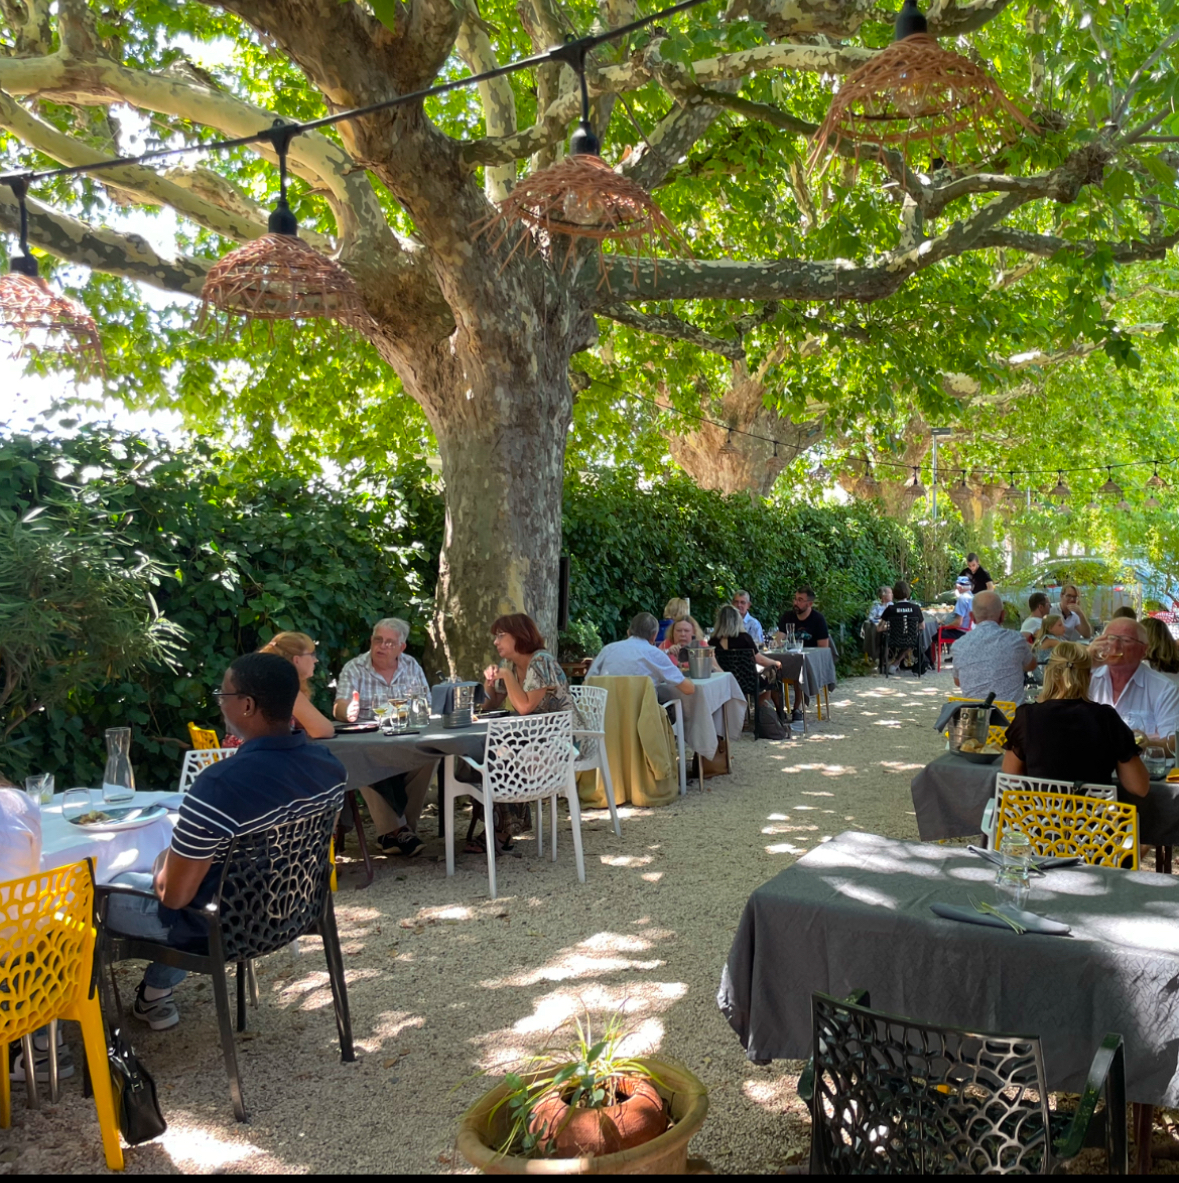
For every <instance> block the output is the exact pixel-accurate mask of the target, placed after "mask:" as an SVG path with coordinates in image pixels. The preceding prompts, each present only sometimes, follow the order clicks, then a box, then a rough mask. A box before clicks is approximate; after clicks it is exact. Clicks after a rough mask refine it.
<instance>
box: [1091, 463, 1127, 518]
mask: <svg viewBox="0 0 1179 1183" xmlns="http://www.w3.org/2000/svg"><path fill="white" fill-rule="evenodd" d="M1097 491H1098V493H1104V494H1105V496H1106V497H1117V498H1118V500H1119V501H1124V500H1125V496H1124V494H1123V493H1122V486H1121V485H1119V484H1118V482H1117V481H1115V480H1114V479H1113V465H1112V464H1107V465H1106V467H1105V484H1104V485H1102V486H1101V488H1100V489H1098V490H1097ZM1115 508H1117V509H1120V508H1121V506H1120V505H1119V506H1116V507H1115Z"/></svg>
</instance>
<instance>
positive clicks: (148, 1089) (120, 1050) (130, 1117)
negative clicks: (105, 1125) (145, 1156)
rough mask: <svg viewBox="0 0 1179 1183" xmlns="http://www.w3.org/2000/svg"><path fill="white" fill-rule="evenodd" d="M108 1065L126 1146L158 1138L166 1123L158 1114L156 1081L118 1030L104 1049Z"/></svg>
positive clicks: (158, 1103) (165, 1127)
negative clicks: (107, 1057) (108, 1061)
mask: <svg viewBox="0 0 1179 1183" xmlns="http://www.w3.org/2000/svg"><path fill="white" fill-rule="evenodd" d="M107 1055H108V1056H109V1058H110V1066H111V1088H112V1089H114V1093H115V1108H116V1110H117V1111H118V1114H119V1129H120V1130H121V1131H122V1133H123V1140H124V1141H125V1142H126V1143H127V1145H128V1146H138V1145H139V1144H140V1143H141V1142H150V1141H151V1140H152V1138H158V1137H159V1136H160V1135H161V1134H162V1133H163V1132H164V1131H165V1130H166V1129H167V1128H168V1123H167V1122H166V1121H165V1120H164V1115H163V1114H162V1113H161V1112H160V1102H159V1100H158V1099H157V1097H156V1082H155V1081H154V1080H153V1079H152V1076H151V1073H150V1072H148V1070H147V1069H146V1068H145V1067H144V1066H143V1065H142V1064H141V1063H140V1062H139V1057H138V1056H136V1054H135V1049H134V1048H133V1047H132V1046H131V1041H130V1040H129V1039H128V1038H127V1037H126V1036H125V1035H124V1034H123V1032H122V1031H121V1030H119V1029H118V1028H117V1027H116V1028H115V1030H114V1031H113V1032H112V1033H111V1041H110V1045H109V1046H108V1048H107Z"/></svg>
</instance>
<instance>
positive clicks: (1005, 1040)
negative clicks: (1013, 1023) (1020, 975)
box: [811, 994, 1051, 1175]
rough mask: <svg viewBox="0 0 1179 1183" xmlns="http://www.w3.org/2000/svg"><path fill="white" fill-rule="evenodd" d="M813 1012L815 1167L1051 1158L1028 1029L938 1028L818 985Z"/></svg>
mask: <svg viewBox="0 0 1179 1183" xmlns="http://www.w3.org/2000/svg"><path fill="white" fill-rule="evenodd" d="M811 1017H812V1024H813V1030H814V1053H815V1058H814V1074H815V1083H814V1097H813V1100H812V1102H811V1117H812V1122H813V1126H812V1131H813V1132H812V1138H813V1143H812V1159H811V1167H812V1171H813V1172H815V1173H820V1172H821V1173H824V1174H835V1175H852V1174H857V1175H858V1174H865V1175H899V1174H906V1175H925V1174H984V1173H991V1172H1002V1173H1007V1172H1013V1173H1039V1172H1042V1171H1047V1170H1048V1169H1050V1167H1051V1145H1050V1143H1049V1140H1048V1136H1047V1135H1048V1132H1049V1130H1050V1125H1049V1114H1048V1088H1047V1082H1046V1080H1045V1078H1044V1059H1043V1054H1042V1052H1041V1049H1040V1041H1039V1039H1038V1038H1036V1037H1035V1036H1028V1035H991V1034H985V1035H983V1034H976V1033H974V1032H971V1031H966V1030H963V1029H961V1028H958V1027H935V1026H931V1025H929V1024H926V1023H919V1022H916V1021H914V1020H912V1019H903V1018H898V1017H896V1016H894V1015H886V1014H882V1013H880V1012H879V1011H873V1010H869V1009H868V1008H867V1007H866V1006H857V1005H854V1004H852V1003H849V1002H843V1001H840V1000H839V999H837V998H831V997H829V996H828V995H826V994H813V995H812V996H811ZM1031 1090H1034V1091H1035V1094H1036V1096H1037V1098H1038V1101H1031V1100H1030V1099H1029V1097H1028V1093H1029V1092H1030V1091H1031Z"/></svg>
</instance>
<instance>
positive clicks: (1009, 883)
mask: <svg viewBox="0 0 1179 1183" xmlns="http://www.w3.org/2000/svg"><path fill="white" fill-rule="evenodd" d="M999 854H1000V855H1001V856H1002V859H1003V865H1002V866H1001V867H1000V868H999V870H998V872H997V873H996V875H995V892H996V894H997V895H998V896H999V902H1000V903H1001V904H1002V903H1009V904H1014V905H1015V906H1016V907H1017V908H1026V907H1027V904H1028V896H1029V895H1030V894H1031V859H1032V844H1031V841H1030V840H1029V838H1028V836H1027V835H1026V834H1025V833H1024V832H1023V831H1022V830H1014V829H1011V830H1005V831H1004V833H1003V838H1002V841H1001V842H1000V843H999Z"/></svg>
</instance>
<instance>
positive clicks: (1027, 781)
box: [982, 772, 1118, 848]
mask: <svg viewBox="0 0 1179 1183" xmlns="http://www.w3.org/2000/svg"><path fill="white" fill-rule="evenodd" d="M1008 789H1011V790H1014V791H1017V792H1025V793H1069V794H1073V795H1075V796H1078V797H1096V798H1097V799H1098V800H1101V801H1116V800H1117V799H1118V788H1117V785H1097V784H1074V783H1073V782H1072V781H1068V780H1048V779H1046V778H1045V777H1039V776H1021V775H1020V774H1019V773H1016V772H1000V773H999V774H998V775H997V776H996V777H995V795H994V796H993V797H992V798H991V799H990V800H989V801H988V802H987V807H986V809H984V810H983V819H982V831H983V833H984V834H985V835H986V838H987V846H988V847H989V848H994V845H995V825H996V823H997V821H998V817H999V799H1000V797H1002V796H1003V793H1004V792H1005V791H1006V790H1008Z"/></svg>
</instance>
